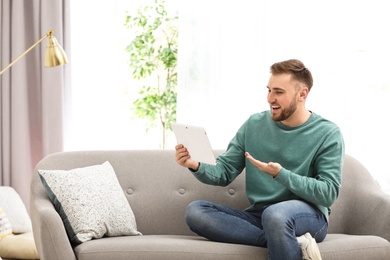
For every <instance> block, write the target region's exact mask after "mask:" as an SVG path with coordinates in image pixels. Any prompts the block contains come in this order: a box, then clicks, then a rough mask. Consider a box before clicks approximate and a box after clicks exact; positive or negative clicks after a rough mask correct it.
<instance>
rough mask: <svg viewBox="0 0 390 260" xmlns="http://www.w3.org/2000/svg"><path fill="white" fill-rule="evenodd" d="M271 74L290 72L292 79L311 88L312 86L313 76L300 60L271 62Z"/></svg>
mask: <svg viewBox="0 0 390 260" xmlns="http://www.w3.org/2000/svg"><path fill="white" fill-rule="evenodd" d="M270 70H271V73H272V75H280V74H283V73H287V74H290V75H291V76H292V79H295V80H297V81H298V82H301V83H303V84H305V85H306V86H307V88H308V89H309V91H310V89H311V87H312V86H313V77H312V75H311V72H310V71H309V69H308V68H306V67H305V65H304V64H303V63H302V62H301V61H300V60H295V59H291V60H286V61H281V62H277V63H275V64H273V65H272V66H271V68H270Z"/></svg>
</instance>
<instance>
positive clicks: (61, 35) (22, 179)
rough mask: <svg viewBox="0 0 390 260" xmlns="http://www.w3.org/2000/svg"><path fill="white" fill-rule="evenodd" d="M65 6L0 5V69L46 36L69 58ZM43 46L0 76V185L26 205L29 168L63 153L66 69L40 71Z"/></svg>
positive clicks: (37, 2) (48, 2) (8, 0)
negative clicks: (12, 188) (54, 41)
mask: <svg viewBox="0 0 390 260" xmlns="http://www.w3.org/2000/svg"><path fill="white" fill-rule="evenodd" d="M68 6H69V0H33V1H25V0H1V2H0V15H1V19H0V30H1V38H0V49H1V53H0V67H1V68H4V67H6V66H7V65H8V64H9V63H11V62H12V61H13V60H14V59H15V58H17V57H18V56H19V55H20V54H22V53H23V52H24V51H25V50H27V49H28V48H29V47H30V46H31V45H33V44H34V43H35V42H36V41H37V40H39V39H40V38H41V37H42V36H43V35H45V34H46V33H47V32H48V30H50V29H52V30H54V36H55V37H56V38H57V40H58V42H59V43H60V44H61V45H62V46H63V48H64V49H65V51H66V52H67V54H68V56H70V53H69V47H70V46H69V37H67V36H68V35H69V29H70V28H69V26H68V22H69V21H68V17H69V14H68ZM46 44H47V42H46V41H43V42H42V43H41V44H40V45H39V46H37V47H35V48H34V49H33V50H32V51H31V52H29V53H28V54H27V55H26V56H24V57H23V58H22V59H21V60H19V61H18V62H17V63H15V64H14V65H13V66H12V67H11V68H10V69H9V70H7V71H6V72H4V74H2V75H1V76H0V95H1V100H0V104H1V106H0V137H1V147H0V185H5V186H12V187H14V188H15V190H16V191H17V192H18V193H19V194H20V195H21V197H22V199H23V200H24V202H25V203H26V205H27V206H28V205H29V193H30V179H31V175H32V171H33V168H34V166H35V164H36V163H37V162H38V161H39V160H40V159H42V158H43V157H44V156H45V155H47V154H50V153H53V152H58V151H61V150H62V147H63V141H64V140H63V137H64V131H65V130H64V125H65V123H64V122H65V120H66V114H65V110H66V102H67V98H68V97H69V96H70V95H69V93H68V82H69V81H68V76H69V75H68V71H69V66H70V65H67V66H65V67H56V68H44V66H43V54H44V50H45V48H46Z"/></svg>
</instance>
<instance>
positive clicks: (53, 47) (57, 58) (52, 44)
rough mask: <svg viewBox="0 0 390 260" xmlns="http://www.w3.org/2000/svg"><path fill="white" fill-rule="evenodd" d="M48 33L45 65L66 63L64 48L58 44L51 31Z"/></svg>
mask: <svg viewBox="0 0 390 260" xmlns="http://www.w3.org/2000/svg"><path fill="white" fill-rule="evenodd" d="M49 33H50V36H49V39H48V43H47V47H46V52H45V63H44V64H45V67H55V66H60V65H64V64H66V63H68V58H67V57H66V54H65V51H64V49H62V47H61V46H60V45H59V44H58V42H57V39H56V38H55V37H54V36H53V33H52V31H51V32H49Z"/></svg>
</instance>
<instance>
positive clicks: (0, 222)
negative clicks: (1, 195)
mask: <svg viewBox="0 0 390 260" xmlns="http://www.w3.org/2000/svg"><path fill="white" fill-rule="evenodd" d="M11 234H12V227H11V223H10V221H9V219H8V217H7V215H6V214H5V212H4V211H3V209H2V208H0V240H1V239H2V238H3V237H5V236H8V235H11Z"/></svg>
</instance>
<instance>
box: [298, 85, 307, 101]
mask: <svg viewBox="0 0 390 260" xmlns="http://www.w3.org/2000/svg"><path fill="white" fill-rule="evenodd" d="M308 94H309V89H308V88H307V87H303V88H302V89H301V90H300V91H299V101H303V100H305V99H306V98H307V95H308Z"/></svg>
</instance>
